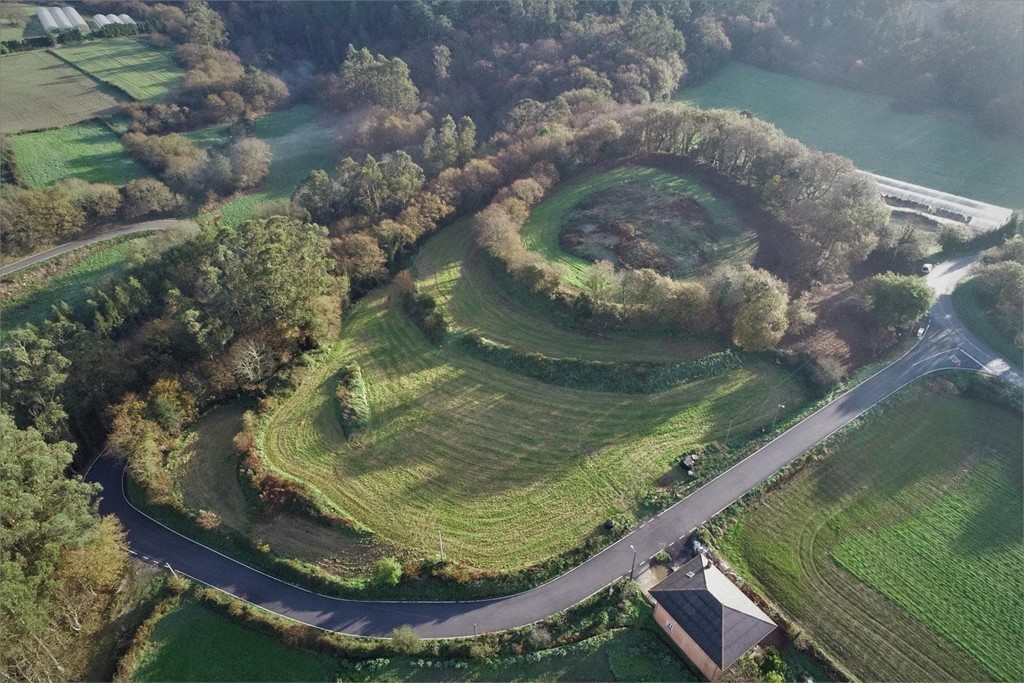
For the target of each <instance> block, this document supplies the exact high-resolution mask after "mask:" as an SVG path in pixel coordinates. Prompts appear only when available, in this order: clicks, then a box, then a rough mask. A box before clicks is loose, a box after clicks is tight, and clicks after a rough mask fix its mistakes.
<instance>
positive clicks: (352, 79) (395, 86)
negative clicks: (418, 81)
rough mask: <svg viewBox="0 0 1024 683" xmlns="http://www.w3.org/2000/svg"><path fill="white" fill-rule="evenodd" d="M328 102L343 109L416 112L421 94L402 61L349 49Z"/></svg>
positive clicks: (350, 47) (366, 51) (365, 50)
mask: <svg viewBox="0 0 1024 683" xmlns="http://www.w3.org/2000/svg"><path fill="white" fill-rule="evenodd" d="M330 90H331V92H329V93H328V94H327V99H328V101H329V102H330V103H331V104H332V105H333V106H334V107H336V108H338V109H342V110H352V109H360V108H362V107H373V106H377V107H383V108H385V109H390V110H392V111H397V112H413V111H415V110H416V107H418V106H419V102H420V100H419V96H420V92H419V90H418V89H417V88H416V86H415V84H413V82H412V79H411V78H410V77H409V67H408V66H407V65H406V63H405V62H403V61H402V60H401V59H399V58H397V57H393V58H391V59H389V58H387V57H385V56H384V55H373V54H371V53H370V51H369V50H367V49H366V48H365V47H364V48H363V49H362V50H356V49H355V47H353V46H352V45H349V46H348V52H347V53H346V54H345V61H344V62H343V63H342V65H341V74H340V77H339V78H338V80H337V81H336V83H335V85H334V87H332V88H330Z"/></svg>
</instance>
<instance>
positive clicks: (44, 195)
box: [0, 185, 85, 251]
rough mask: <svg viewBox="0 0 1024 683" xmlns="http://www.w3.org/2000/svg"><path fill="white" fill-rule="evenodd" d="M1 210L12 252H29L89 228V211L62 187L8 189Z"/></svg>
mask: <svg viewBox="0 0 1024 683" xmlns="http://www.w3.org/2000/svg"><path fill="white" fill-rule="evenodd" d="M0 212H2V213H3V216H4V221H3V223H4V230H3V232H2V237H3V243H4V245H5V246H7V248H8V249H11V250H12V251H29V250H33V249H37V248H39V247H41V246H43V245H45V244H48V243H53V242H59V241H62V240H63V239H64V238H65V237H67V236H68V235H70V234H72V233H74V232H76V231H78V230H81V229H82V228H83V227H85V214H84V213H83V212H82V210H81V209H80V208H78V206H76V205H75V203H74V202H72V201H71V199H70V197H69V196H68V194H67V193H66V192H65V191H64V190H63V189H62V188H61V187H58V186H56V185H55V186H52V187H47V188H43V189H40V190H25V189H21V188H8V189H6V191H5V192H4V194H3V201H2V204H0Z"/></svg>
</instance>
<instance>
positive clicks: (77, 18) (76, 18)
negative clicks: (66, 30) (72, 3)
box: [64, 7, 89, 31]
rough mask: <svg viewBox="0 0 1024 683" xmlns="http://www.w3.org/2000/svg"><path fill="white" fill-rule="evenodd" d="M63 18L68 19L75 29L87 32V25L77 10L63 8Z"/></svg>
mask: <svg viewBox="0 0 1024 683" xmlns="http://www.w3.org/2000/svg"><path fill="white" fill-rule="evenodd" d="M64 16H66V17H67V18H68V20H69V21H70V22H71V23H72V25H73V26H74V27H75V28H77V29H81V30H83V31H87V30H88V29H89V24H87V23H85V19H83V18H82V15H81V14H79V13H78V10H76V9H75V8H74V7H65V8H64Z"/></svg>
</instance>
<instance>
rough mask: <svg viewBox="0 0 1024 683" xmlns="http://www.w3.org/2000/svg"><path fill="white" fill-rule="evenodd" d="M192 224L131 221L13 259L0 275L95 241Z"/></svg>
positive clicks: (163, 220)
mask: <svg viewBox="0 0 1024 683" xmlns="http://www.w3.org/2000/svg"><path fill="white" fill-rule="evenodd" d="M194 226H195V223H193V222H192V221H181V220H176V219H173V218H163V219H160V220H156V221H146V222H145V223H133V224H131V225H126V226H123V227H120V228H115V229H114V230H108V231H107V232H101V233H99V234H98V235H93V236H91V237H83V238H82V239H80V240H75V241H74V242H68V243H67V244H62V245H60V246H59V247H54V248H53V249H47V250H46V251H41V252H39V253H38V254H33V255H32V256H28V257H26V258H23V259H21V260H20V261H15V262H14V263H11V264H8V265H6V266H4V267H2V268H0V277H3V276H4V275H10V274H11V273H16V272H18V271H19V270H21V269H22V268H28V267H29V266H34V265H35V264H37V263H39V262H40V261H45V260H47V259H51V258H53V257H54V256H60V255H61V254H66V253H68V252H69V251H74V250H75V249H81V248H82V247H84V246H87V245H90V244H96V243H97V242H105V241H106V240H112V239H114V238H115V237H121V236H122V235H131V234H133V233H136V232H152V231H154V230H171V229H173V228H188V227H194Z"/></svg>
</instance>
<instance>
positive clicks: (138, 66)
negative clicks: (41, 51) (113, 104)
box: [56, 38, 182, 102]
mask: <svg viewBox="0 0 1024 683" xmlns="http://www.w3.org/2000/svg"><path fill="white" fill-rule="evenodd" d="M56 54H57V56H58V57H59V58H61V59H63V60H65V61H67V62H69V63H70V64H72V65H73V66H74V67H76V68H78V69H81V70H82V71H84V72H85V73H87V74H89V75H90V76H92V77H93V78H95V79H96V80H97V81H100V82H101V83H107V84H109V85H112V86H114V87H115V88H119V89H121V90H123V91H124V92H125V93H127V94H128V95H129V96H130V97H132V98H133V99H136V100H143V101H147V102H156V101H163V100H167V99H168V97H169V96H170V95H171V94H172V93H173V92H174V91H175V90H177V88H178V86H179V85H181V79H182V70H181V67H180V66H178V64H177V63H176V62H175V61H174V58H173V57H172V55H171V53H170V51H168V50H159V49H156V48H154V47H151V46H150V45H148V44H147V43H146V42H144V41H142V40H138V39H135V38H122V39H111V40H97V41H93V42H90V43H86V44H83V45H76V46H73V47H65V48H61V49H59V50H57V51H56Z"/></svg>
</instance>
